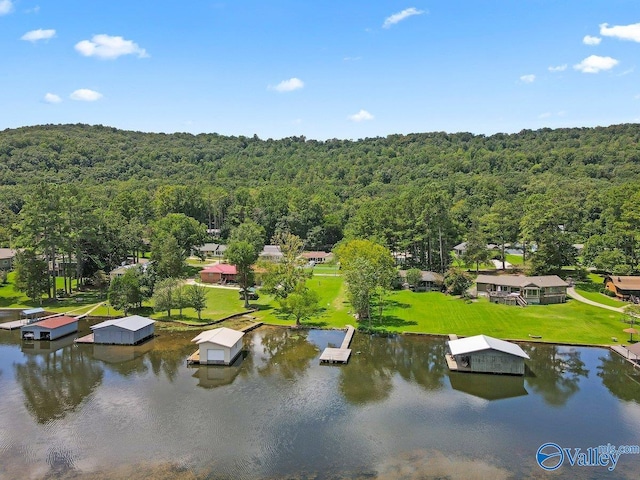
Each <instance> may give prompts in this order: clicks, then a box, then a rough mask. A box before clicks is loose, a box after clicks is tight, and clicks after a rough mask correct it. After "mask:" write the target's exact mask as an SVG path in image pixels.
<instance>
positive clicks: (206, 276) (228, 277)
mask: <svg viewBox="0 0 640 480" xmlns="http://www.w3.org/2000/svg"><path fill="white" fill-rule="evenodd" d="M237 278H238V269H237V268H236V266H235V265H229V264H227V263H218V264H216V265H209V266H208V267H205V268H203V269H202V270H200V281H201V282H202V283H220V284H225V283H229V282H236V281H237Z"/></svg>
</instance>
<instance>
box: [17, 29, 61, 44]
mask: <svg viewBox="0 0 640 480" xmlns="http://www.w3.org/2000/svg"><path fill="white" fill-rule="evenodd" d="M55 36H56V31H55V30H53V29H52V28H51V29H48V30H43V29H41V28H39V29H38V30H31V31H30V32H27V33H25V34H24V35H23V36H21V37H20V40H26V41H27V42H37V41H38V40H49V39H50V38H53V37H55Z"/></svg>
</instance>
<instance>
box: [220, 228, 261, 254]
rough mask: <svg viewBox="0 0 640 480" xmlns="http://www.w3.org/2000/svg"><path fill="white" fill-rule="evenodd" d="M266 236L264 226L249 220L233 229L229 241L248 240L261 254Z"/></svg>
mask: <svg viewBox="0 0 640 480" xmlns="http://www.w3.org/2000/svg"><path fill="white" fill-rule="evenodd" d="M265 238H266V237H265V230H264V227H262V226H261V225H258V224H257V223H256V222H253V221H251V220H249V221H246V222H244V223H241V224H240V225H238V226H237V227H236V228H234V229H233V231H232V232H231V237H230V238H229V242H230V243H235V242H247V243H248V244H250V245H251V246H252V247H253V249H254V250H255V251H256V253H257V254H260V252H261V251H262V249H263V247H264V240H265Z"/></svg>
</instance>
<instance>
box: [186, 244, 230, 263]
mask: <svg viewBox="0 0 640 480" xmlns="http://www.w3.org/2000/svg"><path fill="white" fill-rule="evenodd" d="M226 250H227V246H226V245H222V244H220V243H205V244H204V245H201V246H199V247H193V253H194V255H198V254H199V255H202V256H204V257H207V258H219V259H222V258H224V252H226Z"/></svg>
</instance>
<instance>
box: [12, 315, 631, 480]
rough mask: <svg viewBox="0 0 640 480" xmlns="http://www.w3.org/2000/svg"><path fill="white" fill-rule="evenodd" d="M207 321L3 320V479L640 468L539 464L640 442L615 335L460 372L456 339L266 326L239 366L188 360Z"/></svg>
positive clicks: (456, 475) (454, 475) (576, 472)
mask: <svg viewBox="0 0 640 480" xmlns="http://www.w3.org/2000/svg"><path fill="white" fill-rule="evenodd" d="M83 323H84V322H83ZM86 328H87V326H86V325H83V330H86ZM83 333H84V332H80V335H82V334H83ZM196 333H197V332H195V333H194V332H189V333H171V334H168V333H162V332H161V333H160V335H159V336H157V337H156V338H155V339H154V340H152V341H151V342H148V343H146V344H144V345H142V346H138V347H114V346H97V345H96V346H93V345H75V344H73V343H72V338H68V339H61V340H58V341H56V342H42V343H35V344H32V345H22V344H21V341H20V340H19V332H17V331H13V332H6V331H0V478H3V479H4V478H11V479H13V478H73V479H82V478H99V479H100V478H105V479H107V478H123V479H124V478H127V479H128V478H145V479H146V478H163V479H164V478H166V479H169V478H172V479H173V478H178V479H183V478H184V479H194V478H216V479H217V478H222V479H244V478H246V479H255V478H260V479H262V478H267V479H271V478H273V479H275V478H292V479H337V478H349V479H361V478H374V479H402V478H406V479H431V478H433V479H436V478H438V479H444V478H447V479H473V478H479V479H484V478H489V479H492V480H500V479H511V478H513V479H521V478H585V479H600V478H623V479H637V478H638V476H639V474H638V472H639V471H640V455H623V456H621V457H620V459H619V461H618V464H617V466H616V468H615V470H614V471H613V472H609V471H608V470H607V469H606V467H578V466H573V467H572V466H570V465H568V463H567V461H565V462H564V464H563V465H562V466H561V467H560V468H559V469H558V470H557V471H555V472H552V473H548V472H545V471H543V470H542V469H541V468H540V467H539V466H538V465H537V463H536V451H537V449H538V447H539V446H540V445H542V444H544V443H546V442H554V443H557V444H558V445H560V446H562V447H563V448H564V447H567V448H581V449H582V451H584V450H586V449H587V448H589V447H595V446H599V445H602V444H604V445H606V444H607V443H611V444H614V445H636V444H638V443H640V383H639V382H640V371H638V372H637V371H635V370H634V369H633V367H632V366H631V365H629V364H627V363H625V361H624V360H623V359H621V358H619V357H617V356H615V355H613V354H610V353H609V352H608V351H607V350H605V349H596V348H571V347H554V346H549V345H538V346H535V345H524V346H523V348H524V349H525V350H526V351H527V352H528V354H529V355H530V356H531V361H529V362H528V369H527V370H528V371H527V375H526V376H525V377H524V378H522V377H505V376H485V375H475V374H455V373H450V372H449V371H448V370H447V368H446V364H445V362H444V353H445V341H444V340H443V339H435V338H430V337H421V336H397V337H389V338H383V337H371V336H366V335H362V334H358V333H356V335H355V337H354V341H353V343H352V349H353V355H352V358H351V361H350V363H349V364H348V365H343V366H324V365H319V362H318V357H319V355H320V352H321V350H322V349H323V348H324V347H325V346H327V345H334V346H335V345H339V344H340V343H341V341H342V337H343V333H342V332H335V331H313V330H312V331H309V332H306V331H293V330H286V329H277V328H267V327H262V328H260V329H258V330H256V331H254V332H251V333H248V334H247V335H246V336H245V352H244V355H243V358H242V359H241V360H240V361H238V362H236V364H235V365H234V366H232V367H212V366H209V367H204V366H203V367H199V368H193V367H187V366H186V357H187V356H188V355H189V354H190V353H192V352H193V351H194V350H195V348H194V345H193V344H191V343H190V340H191V338H193V337H194V336H195V334H196Z"/></svg>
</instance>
